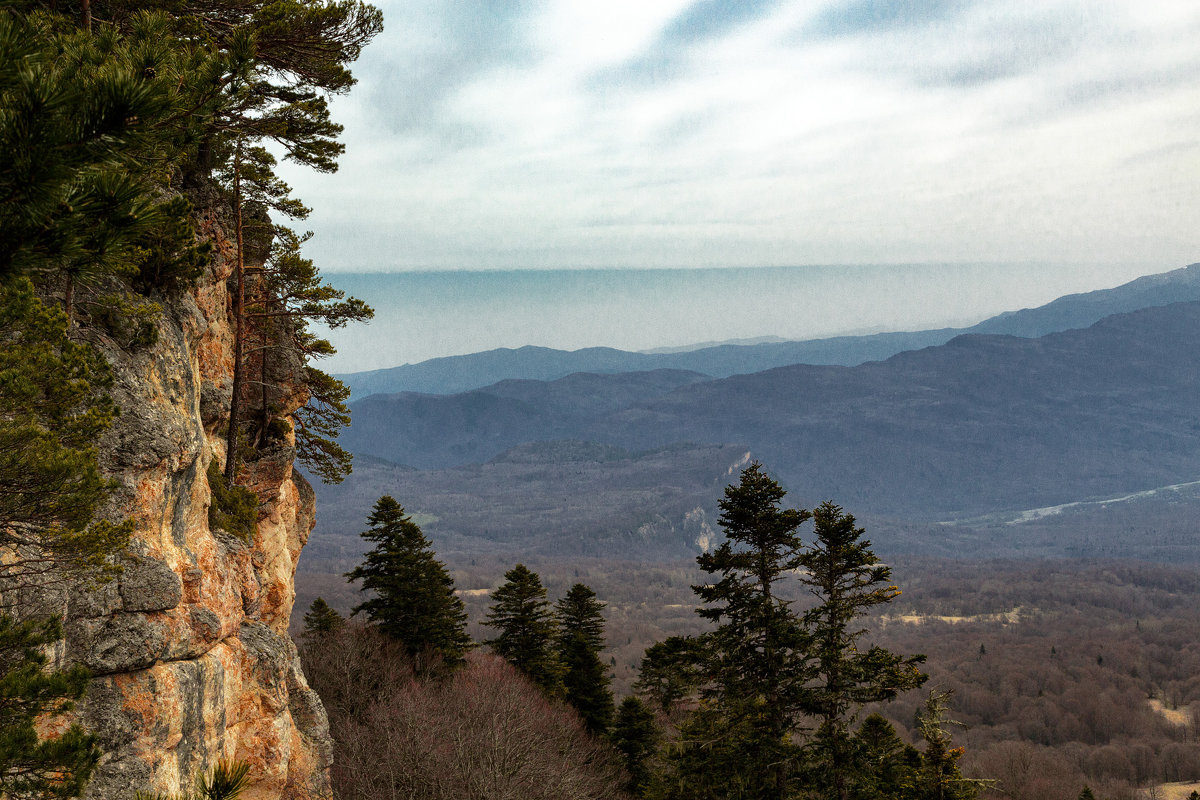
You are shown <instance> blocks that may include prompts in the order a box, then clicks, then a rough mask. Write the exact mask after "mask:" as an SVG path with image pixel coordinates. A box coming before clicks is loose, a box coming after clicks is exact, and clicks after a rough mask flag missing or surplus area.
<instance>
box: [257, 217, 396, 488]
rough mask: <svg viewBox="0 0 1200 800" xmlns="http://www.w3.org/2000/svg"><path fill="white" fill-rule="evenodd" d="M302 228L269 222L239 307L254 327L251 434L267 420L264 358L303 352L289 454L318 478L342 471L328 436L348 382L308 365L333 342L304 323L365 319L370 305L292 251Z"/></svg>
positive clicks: (335, 427) (333, 432) (343, 462)
mask: <svg viewBox="0 0 1200 800" xmlns="http://www.w3.org/2000/svg"><path fill="white" fill-rule="evenodd" d="M308 237H309V234H305V235H303V236H300V235H297V234H296V233H295V232H294V231H292V230H290V229H288V228H284V227H282V226H276V227H275V228H274V242H273V244H272V245H271V250H270V254H269V256H268V258H267V260H266V263H265V264H264V266H263V268H262V269H261V270H260V271H259V274H258V276H257V277H258V279H257V280H256V281H255V287H254V291H253V294H254V299H253V300H252V301H251V303H250V306H249V308H248V309H247V313H248V315H249V318H250V320H251V321H252V323H253V324H254V328H255V329H256V331H257V338H258V342H257V347H256V352H257V361H258V372H259V387H260V391H261V393H262V396H261V400H260V409H261V412H262V415H261V417H260V425H259V431H258V434H257V436H258V438H259V439H261V438H262V437H263V436H264V435H265V433H266V427H267V426H269V424H270V422H271V416H270V409H271V397H270V392H271V391H272V388H273V387H272V384H271V380H270V374H271V371H270V364H271V362H272V361H273V360H275V356H274V354H275V353H277V352H279V351H284V352H286V353H288V354H292V355H293V357H294V354H296V353H299V354H301V356H302V357H303V358H304V359H305V360H306V362H309V363H306V365H305V367H304V377H305V385H306V386H307V388H308V392H309V402H308V403H307V404H305V405H304V406H302V407H301V408H300V409H298V410H297V411H296V413H295V414H294V415H293V417H294V419H295V421H296V455H297V457H298V458H299V459H300V461H301V462H303V463H304V464H305V466H307V467H308V468H309V469H310V470H311V471H312V472H313V473H314V474H316V475H317V476H318V477H320V478H321V480H323V481H324V482H326V483H340V482H341V480H342V478H343V477H344V476H345V475H346V474H347V473H349V472H350V468H351V456H350V453H348V452H347V451H346V450H345V449H344V448H342V447H341V446H340V445H338V443H337V442H336V441H335V440H336V438H337V435H338V433H339V431H340V430H341V428H342V427H344V426H345V425H348V424H349V423H350V409H349V407H348V406H347V405H346V401H347V400H348V399H349V397H350V390H349V389H348V388H346V386H345V384H343V383H342V382H341V381H339V380H338V379H336V378H334V377H332V376H331V375H328V374H327V373H325V372H323V371H321V370H319V369H317V368H316V367H314V366H312V365H311V361H313V360H314V359H319V358H324V357H326V356H328V355H332V354H333V352H334V349H333V346H332V345H331V344H330V343H329V340H328V339H324V338H321V337H319V336H317V335H315V334H314V333H312V330H311V328H310V325H309V323H310V322H312V321H316V322H319V323H320V324H321V325H323V326H325V327H326V328H331V329H332V328H341V327H344V326H345V325H346V324H348V323H350V322H365V321H367V320H369V319H370V318H371V317H372V316H373V315H374V312H373V311H372V309H371V308H370V307H369V306H367V305H366V304H365V303H363V302H362V301H361V300H358V299H357V298H353V297H350V298H347V297H346V296H345V294H344V293H343V292H341V291H340V290H337V289H334V288H333V287H332V286H330V285H329V284H327V283H325V282H323V281H322V279H321V276H320V274H319V273H318V272H317V269H316V267H315V265H314V264H313V262H312V260H311V259H308V258H304V257H303V256H302V255H301V253H300V247H301V245H302V244H303V243H304V242H305V241H307V240H308Z"/></svg>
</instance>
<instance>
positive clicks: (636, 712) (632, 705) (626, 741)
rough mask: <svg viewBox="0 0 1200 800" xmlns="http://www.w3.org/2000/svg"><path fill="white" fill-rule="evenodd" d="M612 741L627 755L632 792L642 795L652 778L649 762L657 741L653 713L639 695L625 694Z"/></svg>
mask: <svg viewBox="0 0 1200 800" xmlns="http://www.w3.org/2000/svg"><path fill="white" fill-rule="evenodd" d="M612 743H613V746H614V747H616V748H617V750H618V751H619V752H620V753H621V755H623V756H624V757H625V771H626V772H628V773H629V783H628V785H627V788H628V789H629V793H630V794H632V795H633V796H634V797H642V796H643V794H644V793H645V791H646V788H647V786H648V784H649V780H650V773H649V766H648V764H647V762H648V761H649V759H650V757H651V756H652V755H653V754H654V750H655V748H656V747H657V743H658V727H657V726H656V725H655V723H654V712H653V711H651V710H650V709H649V708H647V707H646V704H645V703H643V702H642V701H641V700H639V699H638V698H636V697H626V698H625V699H624V700H622V701H621V705H620V707H619V708H618V709H617V715H616V720H615V722H614V723H613V729H612Z"/></svg>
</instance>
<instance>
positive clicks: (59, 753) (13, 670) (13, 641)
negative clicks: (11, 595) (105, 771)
mask: <svg viewBox="0 0 1200 800" xmlns="http://www.w3.org/2000/svg"><path fill="white" fill-rule="evenodd" d="M61 637H62V629H61V627H60V625H59V622H58V620H56V619H51V620H41V621H38V620H30V621H26V622H23V623H18V622H16V621H14V620H13V619H12V618H11V617H8V616H5V615H0V797H6V798H14V800H17V799H18V798H20V799H26V798H27V799H28V800H33V799H34V798H66V797H78V796H79V795H81V794H83V788H84V786H85V785H86V784H87V780H88V778H89V777H90V776H91V773H92V770H93V769H94V768H95V766H96V764H97V762H98V761H99V760H100V751H99V750H98V749H97V747H96V739H95V737H94V736H92V735H90V734H86V733H84V732H83V730H82V729H81V728H80V727H79V726H78V725H71V726H70V727H69V728H68V729H67V730H66V731H64V732H62V733H61V734H59V735H58V736H55V737H48V738H44V739H43V738H41V737H39V736H38V731H37V728H36V724H37V723H38V722H39V721H41V720H43V719H44V718H45V717H53V716H55V715H58V714H62V713H63V712H65V711H69V710H70V709H71V708H72V707H73V705H74V703H75V701H77V700H79V699H80V698H81V697H83V693H84V690H85V689H86V688H87V683H88V677H89V675H88V672H87V670H85V669H83V668H82V667H78V666H76V667H73V668H71V669H69V670H47V669H46V668H45V667H46V656H45V655H44V653H43V651H44V649H45V648H46V647H48V646H49V645H52V644H53V643H54V642H56V641H58V640H59V639H60V638H61Z"/></svg>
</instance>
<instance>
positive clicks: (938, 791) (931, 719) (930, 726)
mask: <svg viewBox="0 0 1200 800" xmlns="http://www.w3.org/2000/svg"><path fill="white" fill-rule="evenodd" d="M949 702H950V692H948V691H946V692H937V691H933V692H930V693H929V697H928V698H927V699H926V701H925V709H924V711H922V712H920V713H918V715H917V731H918V732H919V733H920V734H921V739H922V740H924V742H925V749H924V750H923V751H922V752H921V765H920V769H919V771H918V774H917V793H916V797H917V798H919V800H975V798H976V797H978V796H979V790H980V788H981V787H982V786H984V785H986V784H987V783H989V782H988V781H975V780H970V779H968V778H964V777H963V775H962V770H961V768H960V767H959V765H958V760H959V759H960V758H962V755H963V749H962V748H961V747H951V746H950V744H951V736H950V732H949V731H948V730H947V729H946V728H947V727H948V726H949V725H953V724H956V723H954V722H953V721H951V720H950V719H948V718H947V716H946V707H947V706H948V705H949Z"/></svg>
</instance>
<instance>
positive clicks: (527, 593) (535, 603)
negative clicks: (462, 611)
mask: <svg viewBox="0 0 1200 800" xmlns="http://www.w3.org/2000/svg"><path fill="white" fill-rule="evenodd" d="M492 599H493V600H494V601H495V602H494V603H492V606H491V608H490V609H489V610H488V614H487V620H486V622H487V624H488V625H489V626H490V627H492V628H495V629H496V630H497V631H499V633H498V635H497V636H496V638H494V639H489V640H488V642H487V644H488V645H490V646H491V648H492V650H493V652H495V653H496V654H497V655H499V656H500V657H501V658H503V659H504V660H505V661H507V662H508V663H510V664H512V665H513V666H514V667H516V668H517V669H518V670H520V671H521V672H522V673H524V675H525V676H526V677H528V678H529V679H530V680H531V681H533V682H534V683H535V684H537V685H538V686H540V687H541V688H542V689H543V690H544V691H545V692H547V693H549V694H557V693H558V692H560V691H561V689H562V665H561V663H560V662H559V660H558V658H557V655H556V653H555V648H554V644H555V640H556V638H557V636H558V623H557V621H556V620H555V618H554V613H553V612H552V611H551V609H550V603H549V601H547V600H546V588H545V587H544V586H542V579H541V578H540V577H538V574H537V573H536V572H533V571H531V570H530V569H529V568H528V567H526V566H525V565H524V564H517V565H516V566H515V567H513V568H512V569H510V570H509V571H508V572H506V573H504V583H503V584H501V586H500V587H499V588H497V589H496V591H494V592H493V593H492Z"/></svg>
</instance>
